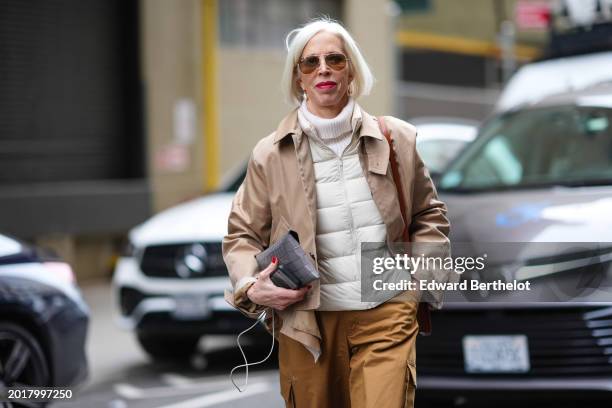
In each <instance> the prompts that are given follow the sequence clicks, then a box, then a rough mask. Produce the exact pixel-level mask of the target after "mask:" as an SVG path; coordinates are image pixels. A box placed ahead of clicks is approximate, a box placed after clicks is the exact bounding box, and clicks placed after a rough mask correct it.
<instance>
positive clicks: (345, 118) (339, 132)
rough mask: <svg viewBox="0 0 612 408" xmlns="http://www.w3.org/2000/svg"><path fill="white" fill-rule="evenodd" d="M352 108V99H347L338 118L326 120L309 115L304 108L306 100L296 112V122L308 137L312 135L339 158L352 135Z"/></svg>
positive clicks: (353, 102) (353, 105)
mask: <svg viewBox="0 0 612 408" xmlns="http://www.w3.org/2000/svg"><path fill="white" fill-rule="evenodd" d="M354 107H355V101H354V100H353V98H349V100H348V103H347V104H346V106H345V107H344V108H343V109H342V111H340V113H339V114H338V116H336V117H335V118H331V119H326V118H322V117H319V116H317V115H314V114H313V113H311V112H310V111H309V110H308V107H307V106H306V100H304V101H303V102H302V104H301V105H300V109H299V110H298V121H299V122H300V126H301V127H302V129H304V131H305V132H306V134H308V135H309V136H310V135H311V133H314V134H315V135H316V136H318V137H319V138H320V139H321V140H322V141H323V143H325V145H327V146H328V147H329V148H330V149H332V150H333V151H334V152H335V153H336V155H338V156H339V157H340V156H342V152H343V151H344V149H345V148H346V146H348V145H349V144H350V143H351V135H352V133H353V127H352V125H351V118H352V116H353V109H354Z"/></svg>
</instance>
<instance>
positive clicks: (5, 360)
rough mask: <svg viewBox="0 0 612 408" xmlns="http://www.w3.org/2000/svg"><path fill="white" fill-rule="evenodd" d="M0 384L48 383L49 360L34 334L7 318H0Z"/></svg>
mask: <svg viewBox="0 0 612 408" xmlns="http://www.w3.org/2000/svg"><path fill="white" fill-rule="evenodd" d="M0 384H3V385H4V386H7V387H11V386H21V387H26V388H27V387H30V388H31V387H48V386H50V385H51V375H50V373H49V364H48V363H47V359H46V357H45V353H44V352H43V349H42V347H41V345H40V343H39V342H38V340H36V337H34V336H33V335H32V334H31V333H30V332H29V331H27V330H25V329H24V328H22V327H21V326H18V325H16V324H13V323H8V322H0Z"/></svg>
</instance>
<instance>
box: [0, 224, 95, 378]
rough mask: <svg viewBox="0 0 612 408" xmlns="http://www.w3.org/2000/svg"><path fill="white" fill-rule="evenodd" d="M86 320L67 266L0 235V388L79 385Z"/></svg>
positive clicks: (84, 372) (85, 309) (83, 370)
mask: <svg viewBox="0 0 612 408" xmlns="http://www.w3.org/2000/svg"><path fill="white" fill-rule="evenodd" d="M88 322H89V310H88V307H87V305H86V304H85V302H84V301H83V298H82V297H81V294H80V292H79V290H78V288H77V286H76V283H75V279H74V274H73V272H72V269H71V268H70V266H69V265H68V264H67V263H65V262H63V261H62V260H61V259H59V258H58V257H57V256H55V255H53V254H51V253H47V252H45V251H43V250H41V249H40V248H37V247H34V246H31V245H29V244H27V243H25V242H22V241H20V240H18V239H15V238H12V237H9V236H6V235H2V234H0V388H2V387H16V386H21V387H26V388H27V387H72V386H75V385H77V384H80V383H81V382H82V381H83V380H84V379H85V378H86V377H87V360H86V356H85V338H86V335H87V326H88Z"/></svg>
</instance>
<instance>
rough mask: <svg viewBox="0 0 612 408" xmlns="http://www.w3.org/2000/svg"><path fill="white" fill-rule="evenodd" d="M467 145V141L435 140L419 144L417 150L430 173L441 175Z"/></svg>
mask: <svg viewBox="0 0 612 408" xmlns="http://www.w3.org/2000/svg"><path fill="white" fill-rule="evenodd" d="M467 143H468V142H467V141H465V140H452V139H434V140H427V141H425V142H421V143H417V150H418V151H419V155H420V156H421V159H423V162H424V163H425V165H426V166H427V168H428V169H429V171H430V172H432V173H438V174H439V173H442V171H443V170H444V169H445V168H446V166H447V165H448V163H449V162H450V161H451V160H452V159H453V158H454V157H455V156H457V154H458V153H459V152H460V151H461V149H463V148H464V147H465V145H466V144H467Z"/></svg>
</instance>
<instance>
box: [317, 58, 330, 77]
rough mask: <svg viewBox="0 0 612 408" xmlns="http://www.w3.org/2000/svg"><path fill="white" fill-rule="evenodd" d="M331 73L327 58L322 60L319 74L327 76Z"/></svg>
mask: <svg viewBox="0 0 612 408" xmlns="http://www.w3.org/2000/svg"><path fill="white" fill-rule="evenodd" d="M329 71H330V70H329V67H328V66H327V64H326V63H325V58H321V60H320V61H319V74H326V73H329Z"/></svg>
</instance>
